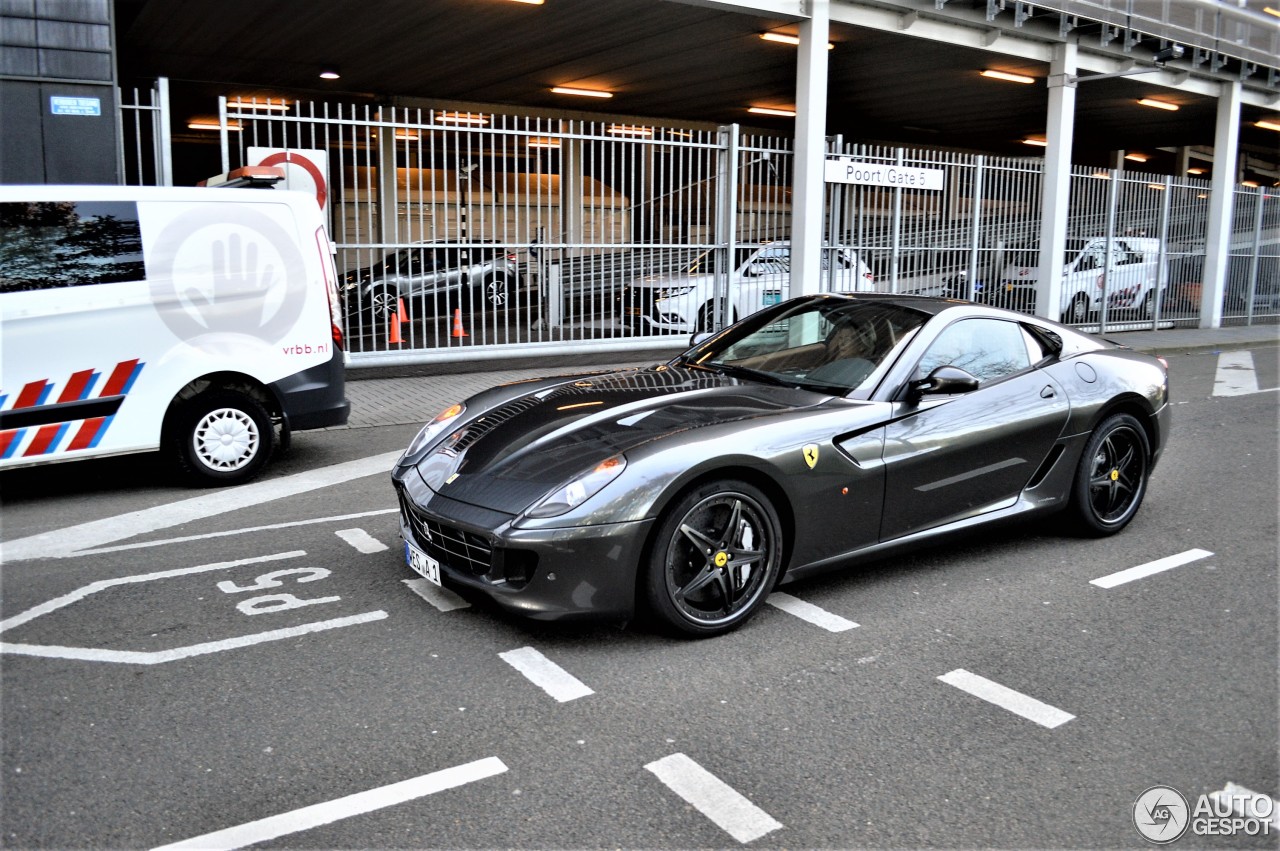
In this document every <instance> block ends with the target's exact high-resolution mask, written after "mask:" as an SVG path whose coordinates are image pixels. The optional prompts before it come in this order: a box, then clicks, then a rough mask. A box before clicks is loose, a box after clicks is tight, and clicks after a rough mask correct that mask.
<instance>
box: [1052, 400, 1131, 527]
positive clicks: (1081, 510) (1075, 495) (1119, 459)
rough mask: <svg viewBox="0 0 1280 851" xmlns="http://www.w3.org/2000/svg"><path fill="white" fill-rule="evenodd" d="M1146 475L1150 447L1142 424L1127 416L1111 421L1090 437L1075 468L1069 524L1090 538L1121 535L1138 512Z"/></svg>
mask: <svg viewBox="0 0 1280 851" xmlns="http://www.w3.org/2000/svg"><path fill="white" fill-rule="evenodd" d="M1150 473H1151V447H1150V443H1149V442H1148V440H1147V433H1146V432H1145V431H1144V430H1143V428H1142V424H1141V423H1139V422H1138V421H1137V420H1136V419H1134V418H1133V417H1132V416H1130V415H1129V414H1116V415H1114V416H1112V417H1109V418H1108V419H1106V420H1105V421H1104V422H1103V423H1102V425H1100V426H1098V427H1097V428H1096V429H1095V430H1094V432H1093V434H1092V435H1091V436H1090V437H1089V442H1088V443H1086V444H1085V447H1084V452H1083V453H1082V454H1081V455H1080V462H1079V464H1078V465H1077V466H1076V477H1075V481H1074V482H1073V484H1072V486H1071V507H1070V514H1071V519H1072V525H1073V526H1074V527H1075V529H1076V530H1077V531H1078V532H1081V533H1082V534H1085V535H1088V536H1091V537H1104V536H1106V535H1114V534H1115V533H1116V532H1119V531H1120V530H1121V529H1123V528H1124V527H1125V526H1127V525H1128V524H1129V521H1130V520H1132V519H1133V516H1134V515H1135V514H1137V513H1138V508H1139V507H1140V506H1141V505H1142V498H1143V497H1144V496H1145V495H1146V492H1147V478H1148V476H1149V475H1150Z"/></svg>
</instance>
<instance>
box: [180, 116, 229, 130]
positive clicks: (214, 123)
mask: <svg viewBox="0 0 1280 851" xmlns="http://www.w3.org/2000/svg"><path fill="white" fill-rule="evenodd" d="M187 128H188V129H190V130H221V129H222V125H221V124H219V123H218V119H216V118H193V119H191V120H190V121H188V122H187ZM227 129H228V130H231V131H232V132H238V131H239V130H240V122H239V121H228V122H227Z"/></svg>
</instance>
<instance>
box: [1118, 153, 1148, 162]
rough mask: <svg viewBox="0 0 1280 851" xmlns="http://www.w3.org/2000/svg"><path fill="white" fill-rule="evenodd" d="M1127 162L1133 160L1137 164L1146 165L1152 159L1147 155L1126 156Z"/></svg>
mask: <svg viewBox="0 0 1280 851" xmlns="http://www.w3.org/2000/svg"><path fill="white" fill-rule="evenodd" d="M1124 158H1125V159H1126V160H1133V161H1134V162H1135V163H1144V162H1146V161H1147V160H1149V159H1150V157H1148V156H1147V155H1146V154H1125V155H1124Z"/></svg>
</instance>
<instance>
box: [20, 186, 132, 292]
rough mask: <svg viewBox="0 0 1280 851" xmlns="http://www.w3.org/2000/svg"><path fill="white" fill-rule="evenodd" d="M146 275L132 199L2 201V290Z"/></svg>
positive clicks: (129, 279) (126, 278)
mask: <svg viewBox="0 0 1280 851" xmlns="http://www.w3.org/2000/svg"><path fill="white" fill-rule="evenodd" d="M146 278H147V272H146V264H145V263H144V261H143V257H142V231H141V229H140V228H139V226H138V205H137V204H135V203H133V202H132V201H50V202H34V203H26V202H6V203H2V204H0V292H20V291H23V290H42V289H53V288H56V287H78V286H85V285H88V284H112V283H117V282H120V281H144V280H146Z"/></svg>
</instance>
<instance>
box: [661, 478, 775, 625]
mask: <svg viewBox="0 0 1280 851" xmlns="http://www.w3.org/2000/svg"><path fill="white" fill-rule="evenodd" d="M781 569H782V526H781V523H779V521H778V515H777V512H776V511H774V509H773V506H772V505H771V504H770V502H769V499H768V497H766V496H765V495H764V494H763V493H761V492H760V491H759V490H758V489H756V488H755V487H752V486H751V485H749V484H747V483H746V482H739V481H719V482H711V483H708V484H705V485H702V486H700V487H697V488H695V489H693V490H691V491H689V492H688V493H686V494H685V495H684V496H683V497H681V498H680V500H679V501H677V502H676V503H675V504H674V505H672V506H671V508H670V509H668V510H667V512H666V514H665V515H664V516H663V519H662V522H661V524H660V525H659V526H658V529H657V532H656V535H655V537H654V544H653V548H652V551H651V552H650V554H649V560H648V565H647V570H646V574H645V592H646V598H647V600H648V603H649V610H650V611H651V612H652V613H653V614H654V615H655V616H656V617H657V618H658V620H660V621H661V622H662V624H663V625H665V626H666V627H668V628H670V629H671V630H672V631H674V632H676V633H678V634H682V635H685V636H711V635H719V634H721V633H725V632H728V631H730V630H732V629H736V628H737V627H739V626H741V625H742V624H743V623H744V622H746V620H747V619H748V618H750V617H751V616H752V615H753V614H755V612H756V610H757V609H759V608H760V606H761V605H762V604H763V603H764V600H765V598H766V597H767V596H768V594H769V592H770V591H771V590H772V589H773V586H774V584H775V583H776V582H777V580H778V575H779V573H780V572H781Z"/></svg>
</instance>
